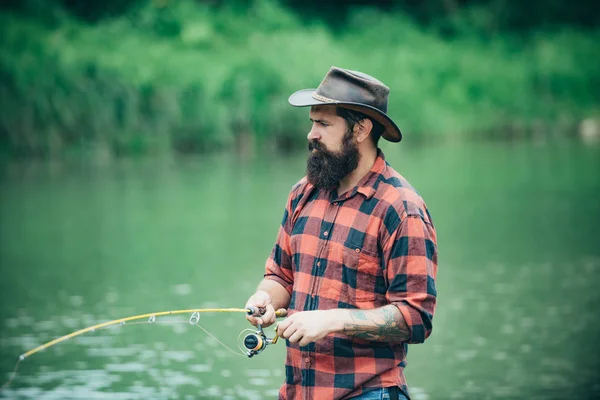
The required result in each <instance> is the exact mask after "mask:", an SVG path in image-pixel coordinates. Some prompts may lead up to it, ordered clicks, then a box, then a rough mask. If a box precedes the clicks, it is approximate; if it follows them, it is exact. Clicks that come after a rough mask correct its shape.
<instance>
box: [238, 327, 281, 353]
mask: <svg viewBox="0 0 600 400" xmlns="http://www.w3.org/2000/svg"><path fill="white" fill-rule="evenodd" d="M277 339H279V335H278V334H277V327H275V336H273V338H272V339H270V338H268V337H267V335H265V332H264V331H263V330H262V327H261V326H260V325H259V326H258V330H257V331H256V332H253V333H249V334H247V335H246V336H245V337H244V342H243V344H244V348H245V349H246V351H245V353H246V355H247V356H248V358H252V357H253V356H255V355H257V354H260V353H262V351H263V350H264V349H266V348H267V346H268V345H270V344H275V343H277Z"/></svg>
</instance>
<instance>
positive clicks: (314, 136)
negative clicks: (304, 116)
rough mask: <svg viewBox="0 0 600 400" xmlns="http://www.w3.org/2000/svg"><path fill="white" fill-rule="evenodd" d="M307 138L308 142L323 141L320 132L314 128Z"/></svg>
mask: <svg viewBox="0 0 600 400" xmlns="http://www.w3.org/2000/svg"><path fill="white" fill-rule="evenodd" d="M306 138H307V139H308V140H318V139H321V135H319V132H318V131H317V130H316V129H315V127H314V126H313V127H312V128H311V130H310V132H308V135H307V136H306Z"/></svg>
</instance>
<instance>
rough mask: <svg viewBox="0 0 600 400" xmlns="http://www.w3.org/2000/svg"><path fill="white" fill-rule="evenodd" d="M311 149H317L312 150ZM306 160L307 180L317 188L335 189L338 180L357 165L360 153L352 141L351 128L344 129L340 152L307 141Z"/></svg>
mask: <svg viewBox="0 0 600 400" xmlns="http://www.w3.org/2000/svg"><path fill="white" fill-rule="evenodd" d="M313 150H317V151H316V152H313ZM308 151H310V154H309V155H308V161H307V162H306V177H307V179H308V182H309V183H311V184H312V185H313V186H315V187H316V188H318V189H324V190H333V189H337V188H338V186H339V185H340V181H341V180H342V179H344V178H345V177H346V176H348V175H349V174H350V173H351V172H352V171H354V170H355V169H356V167H358V161H359V159H360V153H359V152H358V146H357V145H356V143H354V141H353V132H352V130H348V131H346V133H345V134H344V138H343V139H342V149H341V151H340V152H333V151H330V150H328V149H327V148H326V147H325V145H324V144H322V143H321V142H318V141H316V140H311V141H310V142H308Z"/></svg>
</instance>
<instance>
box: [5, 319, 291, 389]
mask: <svg viewBox="0 0 600 400" xmlns="http://www.w3.org/2000/svg"><path fill="white" fill-rule="evenodd" d="M225 312H229V313H245V314H246V315H252V316H256V317H259V316H262V315H264V314H265V312H266V308H265V307H248V308H193V309H188V310H174V311H161V312H154V313H147V314H140V315H134V316H131V317H125V318H119V319H114V320H112V321H108V322H103V323H101V324H96V325H93V326H88V327H87V328H83V329H80V330H78V331H75V332H71V333H69V334H67V335H64V336H61V337H59V338H57V339H54V340H51V341H49V342H47V343H44V344H42V345H40V346H38V347H36V348H33V349H31V350H28V351H26V352H25V353H23V354H21V355H20V356H19V357H18V358H17V362H16V364H15V368H14V370H13V372H12V374H11V377H10V379H9V380H8V382H6V383H5V384H4V385H2V386H1V387H0V389H4V388H5V387H8V386H9V385H10V384H11V382H12V381H13V380H14V378H15V376H16V374H17V370H18V368H19V364H20V363H21V362H22V361H24V360H25V359H26V358H28V357H30V356H32V355H34V354H36V353H38V352H40V351H42V350H46V349H47V348H49V347H52V346H54V345H56V344H58V343H61V342H64V341H65V340H68V339H71V338H74V337H76V336H79V335H83V334H84V333H88V332H94V331H96V330H99V329H104V328H108V327H111V326H115V325H125V324H126V323H128V322H130V321H139V320H142V319H147V323H154V322H157V321H156V318H157V317H162V316H166V315H178V314H192V315H191V316H190V318H189V323H190V324H191V325H195V326H197V327H198V328H200V329H202V330H203V331H204V332H205V333H207V334H208V335H209V336H211V337H212V338H213V339H215V340H216V341H217V342H218V343H219V344H221V345H222V346H224V347H225V348H227V349H228V350H229V351H231V352H232V353H234V354H237V355H243V356H247V357H248V358H251V357H253V356H255V355H257V354H260V353H261V352H263V351H264V350H265V348H266V347H267V346H268V345H271V344H275V343H277V339H278V338H279V335H278V334H277V328H275V336H274V337H273V338H268V337H267V335H266V334H265V333H264V331H263V329H262V327H261V325H257V328H258V329H257V330H256V331H253V330H251V329H245V330H243V331H242V332H241V333H240V336H238V340H239V338H240V337H241V335H242V334H243V333H245V332H248V331H250V333H248V334H246V336H245V337H244V340H243V346H244V348H245V350H244V349H242V348H241V347H240V346H239V345H238V347H239V349H240V351H241V354H240V353H237V352H235V351H234V350H232V349H231V348H229V347H228V346H227V345H225V344H224V343H223V342H221V341H220V340H219V339H217V338H216V337H215V336H214V335H212V334H211V333H210V332H208V331H207V330H206V329H204V328H203V327H201V326H200V325H199V324H198V322H199V321H200V313H225ZM275 316H276V317H278V318H279V317H285V316H287V311H286V310H285V309H279V310H277V311H276V312H275ZM179 322H181V321H179ZM136 323H140V322H133V323H132V324H130V325H133V324H136Z"/></svg>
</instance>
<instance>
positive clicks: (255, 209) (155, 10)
mask: <svg viewBox="0 0 600 400" xmlns="http://www.w3.org/2000/svg"><path fill="white" fill-rule="evenodd" d="M599 22H600V3H597V2H584V1H582V2H578V3H577V4H576V3H574V2H569V1H565V0H552V1H542V0H533V1H529V2H527V3H517V2H509V1H507V0H492V1H482V0H431V1H417V0H405V1H400V0H380V1H366V0H365V1H346V2H344V1H317V0H306V1H302V0H280V1H275V0H256V1H241V0H238V1H224V0H212V1H209V0H204V1H168V0H156V1H145V0H133V1H116V0H110V1H87V2H82V1H76V0H56V1H50V0H26V1H16V0H8V1H7V0H5V1H3V2H2V3H0V384H1V383H4V381H5V380H6V379H8V377H9V373H10V371H12V369H13V366H14V361H15V359H16V357H17V356H18V355H19V354H21V353H23V352H24V351H27V350H29V349H31V348H33V347H35V346H37V345H39V344H42V343H44V342H46V341H49V340H51V339H53V338H55V337H58V336H61V335H63V334H66V333H69V332H71V331H74V330H77V329H80V328H84V327H86V326H89V325H93V324H95V323H100V322H104V321H107V320H110V319H116V318H121V317H125V316H129V315H134V314H140V313H147V312H154V311H163V310H169V309H180V308H196V307H242V306H243V305H244V304H245V302H246V300H247V298H248V296H249V295H250V294H252V292H253V291H254V289H255V286H256V284H257V283H258V281H259V280H260V279H261V277H262V273H263V265H264V261H265V259H266V257H267V256H268V255H269V253H270V250H271V247H272V245H273V242H274V239H275V235H276V233H277V229H278V225H279V222H280V220H281V215H282V213H283V208H284V203H285V199H286V197H287V193H288V191H289V189H290V188H291V186H292V185H293V184H294V183H295V182H296V181H298V180H299V179H300V177H301V176H302V175H303V173H304V169H305V161H306V151H305V148H306V134H307V132H308V130H309V128H310V124H309V121H308V115H307V110H305V109H294V108H292V107H290V106H289V105H288V104H287V97H288V96H289V95H290V94H291V93H292V92H293V91H295V90H297V89H301V88H305V87H316V86H317V85H318V83H319V82H320V80H321V79H322V78H323V76H324V75H325V73H326V72H327V70H328V69H329V67H330V66H332V65H336V66H339V67H343V68H350V69H356V70H361V71H364V72H366V73H368V74H371V75H373V76H375V77H377V78H378V79H380V80H382V81H383V82H385V83H386V84H387V85H388V86H389V87H390V88H391V95H390V106H389V114H390V115H391V116H392V118H394V120H395V121H396V122H397V123H398V125H399V126H400V127H401V129H402V130H403V133H404V140H403V141H402V142H401V143H400V144H391V143H385V142H384V141H382V142H381V143H380V145H381V147H382V149H383V151H384V153H385V154H386V158H387V160H388V161H389V162H390V163H391V164H392V166H394V167H395V168H396V169H397V170H398V171H399V172H400V173H402V174H403V175H404V176H405V177H406V178H407V179H408V180H409V181H410V182H411V183H412V184H413V185H414V186H415V187H416V188H417V189H418V190H419V192H420V193H421V194H422V196H423V197H424V198H425V200H426V202H427V204H428V206H429V208H430V210H431V212H432V215H433V218H434V221H435V223H436V227H437V230H438V240H439V251H440V254H439V257H440V265H439V273H438V292H439V303H438V308H437V311H436V315H435V318H434V331H433V335H432V336H431V338H430V339H429V340H428V341H427V342H426V343H425V344H424V345H419V346H411V347H410V349H409V356H408V367H407V369H406V375H407V379H408V382H409V387H410V389H411V394H412V397H413V398H414V399H421V400H422V399H566V398H569V399H592V398H598V397H600V384H599V383H598V379H597V377H598V376H599V373H600V359H599V358H598V354H600V351H599V346H598V344H597V339H598V338H599V337H600V322H598V319H597V315H598V311H597V310H598V308H599V307H600V291H599V290H598V289H597V288H598V284H599V283H600V228H599V224H598V223H599V222H600V199H599V197H600V51H599V50H598V43H600V28H599ZM164 321H168V322H169V324H164V325H152V326H150V325H147V324H140V325H135V326H125V327H118V328H111V329H106V330H103V331H99V332H95V333H90V334H87V335H84V336H81V337H78V338H76V339H72V340H69V341H67V342H65V343H62V344H59V345H57V346H54V347H52V348H51V349H48V350H47V351H45V352H43V353H39V354H36V355H34V356H32V357H31V358H29V359H27V360H26V361H25V362H24V363H23V364H22V365H21V367H20V371H19V375H18V376H17V379H16V380H15V381H14V383H13V384H12V385H11V386H10V388H8V389H5V390H2V391H0V398H23V399H31V398H34V399H56V398H60V399H68V398H78V399H88V398H107V399H138V398H139V399H147V398H152V399H171V398H217V399H221V398H230V399H236V398H241V399H244V398H247V399H262V398H274V397H275V396H276V393H277V389H278V388H279V385H280V384H281V383H282V381H283V361H284V358H283V357H284V352H285V349H284V346H283V345H276V346H273V347H271V348H268V349H267V350H266V351H265V352H264V353H262V354H261V355H259V356H257V357H255V358H253V359H246V358H243V357H241V356H236V355H233V354H231V353H230V352H228V351H227V350H226V349H224V348H223V347H221V346H220V345H219V344H217V343H216V342H215V340H214V339H212V338H210V337H209V336H207V335H206V334H205V333H204V332H202V331H201V330H200V329H198V328H196V327H194V326H191V325H189V324H188V323H187V321H186V318H175V320H173V319H164ZM200 324H201V325H202V326H203V327H204V328H206V329H208V330H209V331H210V332H211V333H213V334H215V335H216V336H217V337H218V338H219V339H220V340H221V341H223V342H224V343H226V344H227V345H229V346H231V347H233V348H237V342H238V335H239V333H240V331H242V330H243V329H245V328H247V327H248V325H247V323H246V322H245V319H244V317H243V316H241V315H236V314H210V315H209V314H206V315H203V316H202V318H201V320H200Z"/></svg>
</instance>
